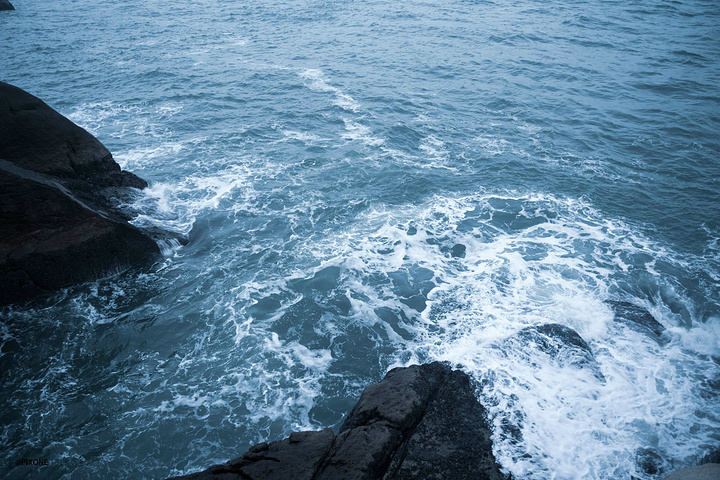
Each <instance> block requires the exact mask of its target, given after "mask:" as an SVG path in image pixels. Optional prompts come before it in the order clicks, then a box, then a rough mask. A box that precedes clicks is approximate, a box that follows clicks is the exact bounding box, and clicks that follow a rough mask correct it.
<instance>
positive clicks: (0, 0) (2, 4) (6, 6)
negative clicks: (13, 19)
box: [0, 0, 15, 10]
mask: <svg viewBox="0 0 720 480" xmlns="http://www.w3.org/2000/svg"><path fill="white" fill-rule="evenodd" d="M0 10H15V7H13V5H12V3H10V1H9V0H0Z"/></svg>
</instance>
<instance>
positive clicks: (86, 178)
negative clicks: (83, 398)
mask: <svg viewBox="0 0 720 480" xmlns="http://www.w3.org/2000/svg"><path fill="white" fill-rule="evenodd" d="M145 186H147V183H146V182H145V181H144V180H142V179H141V178H139V177H137V176H135V175H133V174H132V173H129V172H124V171H122V170H121V169H120V166H119V165H118V164H117V163H115V161H114V160H113V158H112V155H111V154H110V152H109V151H108V150H107V149H106V148H105V147H104V146H103V145H102V144H101V143H100V142H99V141H98V140H97V139H96V138H95V137H93V136H92V135H90V134H89V133H88V132H86V131H85V130H83V129H82V128H80V127H78V126H77V125H75V124H74V123H72V122H71V121H70V120H68V119H66V118H65V117H63V116H62V115H60V114H59V113H57V112H56V111H54V110H53V109H52V108H50V107H49V106H47V105H46V104H45V103H44V102H42V101H41V100H39V99H38V98H36V97H34V96H32V95H30V94H29V93H27V92H25V91H23V90H21V89H19V88H17V87H14V86H12V85H9V84H7V83H2V82H0V284H2V285H3V288H2V289H0V305H3V304H8V303H15V302H21V301H25V300H28V299H31V298H33V297H35V296H37V295H42V294H45V293H48V292H51V291H53V290H56V289H59V288H63V287H67V286H70V285H72V284H75V283H81V282H84V281H88V280H94V279H96V278H98V277H100V276H102V275H106V274H108V273H111V272H113V271H117V270H121V269H124V268H127V267H128V266H131V265H138V264H139V263H142V262H145V261H148V260H150V259H151V258H152V257H154V256H155V255H157V254H158V253H159V248H158V246H157V244H156V243H155V242H154V241H153V240H152V239H150V238H149V237H147V236H145V235H144V234H143V233H142V232H141V231H140V230H138V229H137V228H135V227H134V226H132V225H130V224H128V223H127V217H126V216H125V215H124V214H123V213H122V212H121V211H119V210H118V209H117V208H116V206H115V205H114V200H113V199H114V198H115V197H117V196H121V195H123V191H127V190H129V189H128V188H127V187H135V188H144V187H145Z"/></svg>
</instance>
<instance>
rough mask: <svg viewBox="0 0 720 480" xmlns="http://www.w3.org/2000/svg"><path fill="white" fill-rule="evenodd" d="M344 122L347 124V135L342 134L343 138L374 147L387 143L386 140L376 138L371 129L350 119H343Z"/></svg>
mask: <svg viewBox="0 0 720 480" xmlns="http://www.w3.org/2000/svg"><path fill="white" fill-rule="evenodd" d="M342 120H343V122H344V123H345V133H343V134H342V138H345V139H348V140H353V141H359V142H362V143H364V144H365V145H369V146H373V147H377V146H379V145H382V144H384V143H385V140H384V139H382V138H379V137H376V136H374V135H373V133H372V130H370V128H369V127H367V126H365V125H362V124H361V123H358V122H356V121H354V120H352V119H349V118H343V119H342Z"/></svg>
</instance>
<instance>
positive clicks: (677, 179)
mask: <svg viewBox="0 0 720 480" xmlns="http://www.w3.org/2000/svg"><path fill="white" fill-rule="evenodd" d="M13 3H14V5H15V7H16V8H17V10H16V11H14V12H2V13H0V45H2V53H1V54H0V80H2V81H6V82H9V83H12V84H14V85H17V86H19V87H21V88H24V89H25V90H27V91H29V92H31V93H33V94H35V95H37V96H39V97H40V98H42V99H43V100H45V101H46V102H47V103H48V104H49V105H51V106H52V107H54V108H56V109H57V110H59V111H60V112H61V113H63V114H64V115H66V116H68V117H69V118H70V119H72V120H73V121H75V122H76V123H78V124H80V125H81V126H83V127H84V128H86V129H88V130H89V131H90V132H91V133H93V134H94V135H96V136H97V137H98V138H99V139H100V140H101V141H102V142H103V143H104V144H105V145H106V146H107V147H108V148H109V149H110V150H111V151H112V152H113V154H114V156H115V158H116V160H117V161H118V162H119V163H120V164H121V165H122V166H123V168H125V169H128V170H131V171H133V172H135V173H137V174H138V175H140V176H141V177H143V178H145V179H147V180H148V181H149V183H150V188H149V189H147V190H146V191H144V192H142V193H138V195H137V196H136V199H135V201H134V202H132V203H131V204H128V205H126V206H125V208H127V209H128V211H131V212H133V213H134V214H135V215H136V217H135V220H134V222H135V223H136V224H137V225H138V226H141V227H142V226H144V225H155V226H161V227H164V228H166V229H170V230H173V231H176V232H180V233H183V234H186V235H187V236H188V238H189V240H190V242H189V243H188V245H187V246H183V247H180V246H178V245H174V244H165V245H163V249H164V255H163V258H162V259H161V260H160V261H158V263H157V264H155V265H153V266H151V267H149V268H147V269H144V270H142V271H131V272H122V273H119V274H116V275H114V276H112V277H109V278H106V279H102V280H99V281H98V282H95V283H90V284H86V285H82V286H78V287H75V288H72V289H68V290H66V291H63V292H60V293H58V294H57V295H55V296H53V297H52V298H49V299H45V300H41V301H38V302H36V303H33V304H30V305H26V306H16V307H7V308H4V309H3V310H1V311H0V315H1V316H2V319H3V321H2V323H0V334H1V337H2V350H1V351H2V356H0V378H1V379H2V395H1V396H0V445H2V449H1V451H2V462H1V463H0V472H1V475H2V476H5V477H8V478H71V479H84V478H106V477H107V478H109V477H113V478H164V477H167V476H169V475H175V474H180V473H188V472H191V471H195V470H198V469H201V468H204V467H207V466H209V465H210V464H212V463H218V462H222V461H225V460H227V459H229V458H232V457H235V456H238V455H239V454H240V453H242V452H243V451H245V450H246V449H247V447H248V446H250V445H251V444H253V443H257V442H260V441H269V440H276V439H279V438H282V437H284V436H286V435H287V434H288V433H289V432H290V431H292V430H297V429H320V428H324V427H327V426H330V427H337V426H338V425H339V424H340V423H341V422H342V418H343V415H344V414H345V413H346V412H347V411H348V410H349V409H350V408H351V407H352V405H354V403H355V401H356V399H357V396H358V395H359V393H360V392H361V391H362V388H363V387H364V386H365V385H366V384H368V383H370V382H374V381H377V380H379V379H380V378H382V376H383V375H384V373H385V372H386V370H387V369H388V368H390V367H392V366H397V365H406V364H409V363H416V362H423V361H429V360H445V361H449V362H451V363H453V365H455V366H456V367H458V368H461V369H463V370H464V371H465V372H467V373H468V374H470V375H471V376H473V377H474V378H475V379H476V380H477V381H478V383H479V384H481V385H483V389H482V391H479V392H478V397H479V398H480V400H481V401H482V402H483V404H484V405H485V406H486V407H487V408H488V411H489V414H490V421H491V423H492V424H493V428H494V432H495V436H494V442H495V454H496V456H497V458H498V459H499V461H500V463H501V465H502V466H503V468H504V469H505V471H507V472H512V473H513V474H514V475H515V476H516V478H518V479H548V478H554V479H611V478H612V479H618V478H625V479H628V480H629V479H630V476H635V477H636V478H639V479H644V480H645V479H646V480H650V479H655V478H660V477H662V474H661V473H658V471H666V472H667V471H669V470H672V469H674V468H679V467H682V466H686V465H690V464H693V463H694V462H695V461H696V460H697V457H698V455H701V454H702V452H703V451H705V450H707V449H709V448H715V447H717V446H718V444H719V443H720V433H719V432H720V429H719V427H720V417H718V415H717V412H718V411H720V386H719V385H720V256H719V255H720V245H719V243H718V242H719V241H720V193H719V192H720V135H719V132H720V114H719V113H718V112H720V108H719V103H720V93H719V91H718V87H719V82H718V79H719V78H720V48H718V46H720V29H719V28H718V25H720V5H718V4H717V3H715V2H711V1H707V2H703V1H632V2H615V1H603V2H599V1H595V2H566V1H560V0H551V1H547V2H537V1H515V2H513V1H507V2H504V1H495V2H493V1H460V0H452V1H449V2H436V1H424V2H421V1H409V2H393V3H390V2H379V1H360V2H343V1H304V2H300V1H299V2H282V1H275V0H271V1H268V2H213V1H210V0H196V1H194V2H190V3H186V4H179V3H178V2H173V3H170V2H162V1H155V0H145V1H143V2H140V1H135V0H130V1H125V2H117V3H103V4H98V3H97V2H89V1H87V0H73V1H71V0H58V1H56V2H40V1H37V0H15V1H14V2H13ZM460 245H462V246H464V247H465V249H464V250H462V247H460ZM463 251H464V256H463V255H462V252H463ZM606 300H619V301H626V302H630V303H633V304H635V305H638V306H641V307H643V308H645V309H647V310H648V311H649V312H651V313H652V314H653V316H654V317H655V318H656V319H657V320H658V321H659V322H660V323H662V325H663V326H664V327H665V328H666V329H667V330H668V333H667V340H668V342H667V344H660V343H657V342H655V341H654V340H653V339H652V338H649V337H648V336H647V335H644V334H643V333H641V332H638V331H635V330H633V329H631V328H627V326H625V325H623V324H620V323H616V322H614V321H613V314H612V311H611V309H610V306H609V305H608V304H607V303H605V301H606ZM553 322H554V323H561V324H563V325H566V326H569V327H571V328H573V329H574V330H576V331H577V332H578V333H579V334H580V335H581V336H582V337H583V338H584V339H585V341H587V342H588V344H589V345H590V347H591V349H592V350H593V354H594V358H595V361H596V363H597V365H596V367H597V370H599V371H600V372H601V374H602V375H601V376H598V375H594V374H593V372H592V371H590V370H589V369H583V368H579V367H578V365H577V364H575V363H573V362H572V361H569V362H566V361H560V360H558V359H557V358H551V357H549V356H548V355H546V354H543V353H542V352H540V351H538V350H536V349H534V348H533V347H532V345H526V344H523V343H522V342H517V341H515V340H514V339H515V338H516V337H515V335H516V334H517V332H518V331H519V330H521V329H522V328H525V327H527V326H529V325H537V324H542V323H553ZM20 458H47V459H48V460H49V463H50V465H51V467H46V468H38V467H32V468H31V467H16V466H15V462H16V461H17V460H18V459H20ZM648 458H649V459H650V460H647V459H648Z"/></svg>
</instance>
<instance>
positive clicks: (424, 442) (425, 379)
mask: <svg viewBox="0 0 720 480" xmlns="http://www.w3.org/2000/svg"><path fill="white" fill-rule="evenodd" d="M485 415H486V414H485V409H484V408H483V407H482V405H480V403H479V402H478V401H477V399H476V398H475V396H474V393H473V389H472V387H471V385H470V379H469V377H468V376H467V375H465V374H464V373H462V372H460V371H456V370H451V369H450V367H448V366H446V365H443V364H441V363H437V362H435V363H431V364H426V365H414V366H411V367H407V368H396V369H393V370H391V371H390V372H388V374H387V375H386V376H385V378H384V379H383V380H382V381H381V382H380V383H377V384H374V385H370V386H369V387H367V388H366V389H365V391H364V392H363V394H362V395H361V397H360V400H359V401H358V403H357V405H356V406H355V408H354V409H353V410H352V412H350V414H349V415H348V417H347V418H346V419H345V422H344V423H343V426H342V427H341V428H340V432H339V433H338V435H334V434H333V432H332V431H331V430H330V429H325V430H322V431H320V432H301V433H293V434H291V435H290V437H288V438H286V439H284V440H281V441H277V442H272V443H269V444H266V443H261V444H259V445H255V446H254V447H251V448H250V450H249V451H248V452H246V453H245V454H244V455H243V456H242V457H240V458H237V459H235V460H231V461H229V462H227V463H225V464H223V465H216V466H214V467H211V468H209V469H207V470H205V471H203V472H199V473H195V474H191V475H187V476H183V477H175V479H174V480H180V479H183V480H210V479H225V480H231V479H233V480H234V479H243V480H248V479H252V480H260V479H265V480H270V479H278V480H279V479H283V480H284V479H288V480H329V479H346V480H353V479H357V480H360V479H365V480H370V479H383V480H391V479H392V480H410V479H420V478H422V479H445V478H452V479H461V480H462V479H467V480H470V479H472V480H500V479H503V478H505V476H504V475H503V474H502V473H501V472H500V469H499V466H498V465H497V464H496V463H495V458H494V457H493V454H492V442H491V440H490V435H491V432H490V430H489V428H488V426H487V423H486V419H485Z"/></svg>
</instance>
